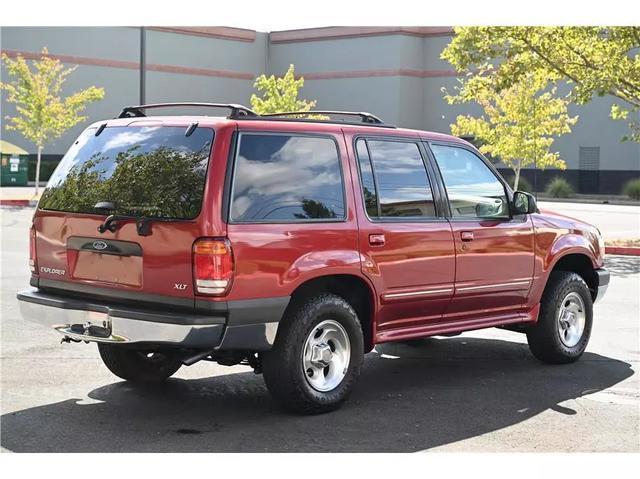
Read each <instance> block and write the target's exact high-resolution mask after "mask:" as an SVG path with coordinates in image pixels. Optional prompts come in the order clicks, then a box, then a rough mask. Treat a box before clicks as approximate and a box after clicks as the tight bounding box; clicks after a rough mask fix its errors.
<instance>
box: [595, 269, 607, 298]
mask: <svg viewBox="0 0 640 479" xmlns="http://www.w3.org/2000/svg"><path fill="white" fill-rule="evenodd" d="M595 272H596V275H597V277H598V287H597V288H596V297H595V300H594V303H597V302H598V301H600V300H601V299H602V297H603V296H604V294H605V293H606V292H607V288H608V287H609V279H610V274H609V271H607V270H606V269H604V268H600V269H596V270H595Z"/></svg>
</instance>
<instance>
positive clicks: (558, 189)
mask: <svg viewBox="0 0 640 479" xmlns="http://www.w3.org/2000/svg"><path fill="white" fill-rule="evenodd" d="M547 195H549V196H551V197H552V198H569V197H570V196H571V195H573V188H571V185H570V184H569V182H568V181H567V180H565V179H564V178H560V177H556V178H554V179H553V180H551V182H550V183H549V184H548V185H547Z"/></svg>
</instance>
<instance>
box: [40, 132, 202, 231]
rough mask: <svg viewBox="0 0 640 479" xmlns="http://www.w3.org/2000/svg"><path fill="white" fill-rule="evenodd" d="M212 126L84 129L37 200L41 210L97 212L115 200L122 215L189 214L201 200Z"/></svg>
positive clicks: (193, 213) (195, 213) (196, 211)
mask: <svg viewBox="0 0 640 479" xmlns="http://www.w3.org/2000/svg"><path fill="white" fill-rule="evenodd" d="M212 142H213V130H212V129H211V128H196V129H195V130H194V131H193V132H192V134H191V135H189V136H186V135H185V127H168V126H163V127H155V126H154V127H129V126H125V127H109V128H105V129H104V130H103V131H102V132H101V133H100V134H99V135H98V136H96V129H95V128H91V129H88V130H86V131H85V132H84V133H82V135H80V137H79V138H78V140H77V141H76V142H75V143H74V144H73V145H72V146H71V148H70V149H69V151H68V152H67V153H66V155H65V156H64V158H63V159H62V161H61V162H60V164H59V165H58V167H57V168H56V170H55V172H54V173H53V175H51V178H50V179H49V183H48V185H47V188H46V190H45V191H44V193H43V194H42V198H41V199H40V202H39V203H38V206H39V208H41V209H44V210H54V211H65V212H70V213H88V214H92V213H93V214H95V213H97V212H98V211H97V210H96V208H95V205H96V204H97V203H100V202H110V203H113V205H114V207H115V208H114V209H113V211H112V213H114V214H118V215H125V216H148V217H153V218H173V219H193V218H195V217H196V216H198V214H199V212H200V208H201V206H202V199H203V194H204V185H205V180H206V173H207V165H208V164H209V156H210V152H211V144H212Z"/></svg>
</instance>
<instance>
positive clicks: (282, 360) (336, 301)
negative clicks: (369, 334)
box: [262, 294, 364, 414]
mask: <svg viewBox="0 0 640 479" xmlns="http://www.w3.org/2000/svg"><path fill="white" fill-rule="evenodd" d="M363 358H364V339H363V335H362V328H361V326H360V322H359V321H358V316H357V314H356V312H355V311H354V309H353V308H352V307H351V305H350V304H349V303H348V302H347V301H345V300H344V299H343V298H341V297H339V296H336V295H333V294H320V295H318V296H316V297H313V298H311V299H308V300H307V301H305V302H302V303H300V304H298V305H294V306H292V308H291V311H289V312H288V313H287V315H286V317H285V318H284V319H283V321H282V323H281V324H280V329H279V331H278V335H277V337H276V341H275V344H274V346H273V348H272V349H271V350H270V351H268V352H266V353H265V354H264V355H263V360H262V366H263V373H264V380H265V383H266V385H267V389H268V390H269V392H270V393H271V394H272V395H273V397H274V398H275V399H276V401H277V402H278V403H279V404H280V405H281V406H282V407H284V408H285V409H287V410H289V411H292V412H297V413H303V414H319V413H324V412H328V411H332V410H334V409H337V408H338V407H340V405H341V404H342V403H343V402H344V401H345V400H346V399H347V397H348V396H349V394H350V392H351V390H352V388H353V386H354V384H355V382H356V380H357V379H358V376H359V375H360V370H361V368H362V361H363Z"/></svg>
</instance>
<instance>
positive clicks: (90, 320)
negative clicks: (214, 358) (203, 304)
mask: <svg viewBox="0 0 640 479" xmlns="http://www.w3.org/2000/svg"><path fill="white" fill-rule="evenodd" d="M17 297H18V300H19V304H20V313H21V314H22V317H23V319H25V320H27V321H31V322H34V323H38V324H41V325H43V326H47V327H50V328H53V329H54V330H55V331H57V332H58V333H60V334H62V335H63V337H67V338H69V339H72V340H79V341H89V342H100V343H144V344H153V345H168V346H173V347H181V348H193V349H206V348H208V349H213V348H215V349H220V350H249V351H261V350H268V349H270V347H271V345H272V344H273V341H274V340H275V334H276V332H277V328H278V323H279V321H280V318H281V317H282V314H283V313H284V310H285V308H286V306H287V304H288V302H289V297H283V298H268V299H260V300H246V301H228V302H224V303H220V302H216V305H215V308H211V309H212V310H211V312H210V314H203V313H201V312H197V313H196V312H185V311H166V310H159V309H155V308H141V307H132V306H127V305H122V304H117V303H110V302H107V301H102V300H87V299H82V298H77V297H71V296H67V295H65V294H63V293H60V292H51V291H44V290H41V289H37V288H31V289H28V290H25V291H21V292H19V293H18V294H17Z"/></svg>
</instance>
